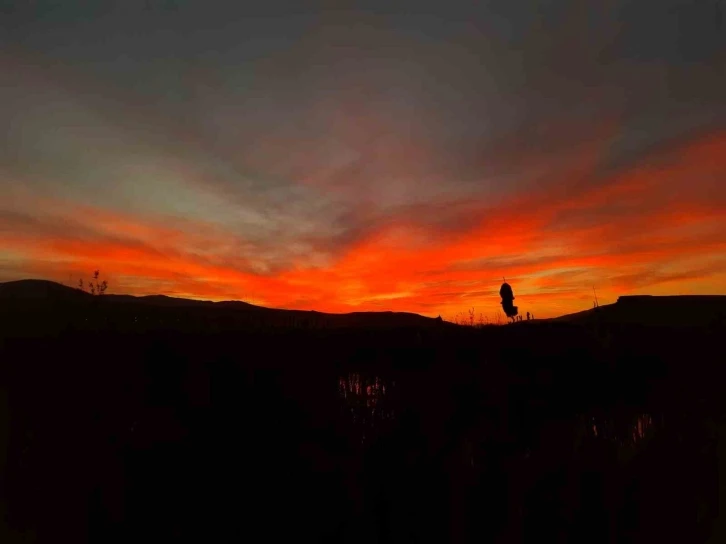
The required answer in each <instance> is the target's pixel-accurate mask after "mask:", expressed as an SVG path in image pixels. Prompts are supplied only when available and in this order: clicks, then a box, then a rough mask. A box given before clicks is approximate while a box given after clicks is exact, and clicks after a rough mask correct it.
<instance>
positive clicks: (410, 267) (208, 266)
mask: <svg viewBox="0 0 726 544" xmlns="http://www.w3.org/2000/svg"><path fill="white" fill-rule="evenodd" d="M597 156H598V151H597V150H595V149H593V152H592V155H591V156H590V157H589V158H587V160H585V159H583V160H582V161H580V164H579V165H577V167H576V168H572V169H571V170H570V171H567V170H565V169H562V170H560V175H562V176H563V179H562V180H561V183H552V182H547V183H543V184H542V186H541V188H537V187H536V186H534V187H530V188H528V189H527V190H526V191H525V192H523V193H519V194H514V195H510V196H508V197H503V198H502V199H501V201H500V202H498V203H497V205H496V206H486V205H479V204H477V203H473V204H472V203H470V202H461V203H460V208H457V207H456V206H457V204H456V203H454V204H452V206H453V208H452V209H450V210H448V212H447V213H449V214H453V215H452V217H453V218H454V219H457V218H458V219H459V221H460V222H459V223H458V226H457V227H456V228H453V229H448V230H446V229H444V230H441V229H440V227H438V226H437V224H436V222H435V221H429V220H427V219H428V218H426V217H423V218H422V217H418V216H417V214H416V213H415V207H414V208H412V209H411V210H408V211H407V212H406V213H401V214H399V215H395V214H394V215H392V216H390V217H388V218H387V219H386V220H385V221H381V222H379V223H377V224H376V227H375V228H373V229H370V230H368V231H363V235H362V236H359V237H357V238H354V239H351V240H350V242H349V243H348V244H347V245H344V246H342V247H340V248H339V249H338V250H337V251H336V252H335V253H334V254H333V256H332V258H331V259H330V262H328V263H326V264H325V265H321V266H316V267H314V266H311V265H310V263H309V261H308V260H306V259H300V260H299V261H297V260H295V259H292V260H291V261H289V262H286V264H285V266H284V267H283V268H282V269H279V270H273V271H269V270H266V269H265V268H264V266H262V265H263V264H264V263H263V262H261V261H264V257H260V252H262V251H263V249H264V248H262V247H260V245H259V242H254V241H252V240H245V239H244V238H243V237H240V236H239V235H238V234H235V233H232V232H229V231H227V230H225V228H224V226H223V225H219V224H214V223H203V222H201V221H195V220H191V219H189V220H181V219H170V218H159V217H153V216H143V217H142V216H134V215H132V214H129V213H121V212H118V211H111V210H108V209H102V208H98V207H93V206H87V205H82V204H79V203H74V202H72V201H63V202H61V201H59V200H57V199H55V198H52V197H47V198H43V197H37V196H35V195H32V194H28V193H27V192H23V191H22V190H16V191H15V192H14V193H13V198H12V204H13V208H12V209H10V208H7V207H6V208H3V207H0V235H1V237H0V261H1V262H2V263H3V269H4V270H5V272H4V273H3V275H2V277H0V279H4V280H10V279H17V278H19V277H27V276H30V275H32V276H36V277H45V278H50V279H54V280H58V281H65V282H68V281H71V280H70V278H71V277H72V278H73V279H74V281H77V278H79V277H81V276H82V275H85V276H86V277H87V276H88V274H89V273H90V272H91V271H92V270H94V269H96V268H100V269H101V270H102V273H103V276H104V277H105V278H107V279H108V280H109V282H110V284H111V291H112V292H128V293H133V294H148V293H164V294H168V295H177V296H188V297H198V298H207V299H215V300H220V299H242V300H247V301H251V302H254V303H259V304H265V305H269V306H275V307H287V308H300V309H315V310H320V311H333V312H342V311H352V310H381V309H387V310H398V311H415V312H420V313H423V314H426V315H437V314H442V315H444V316H445V317H451V316H453V315H454V314H456V313H458V312H461V311H465V310H467V309H468V308H471V307H474V308H475V311H476V312H477V313H480V312H481V313H483V314H484V315H486V316H488V317H491V316H492V315H493V314H495V313H496V312H497V310H498V303H499V299H498V295H497V291H498V286H499V283H500V281H501V278H502V277H503V276H506V277H507V279H508V281H510V282H512V284H513V285H514V288H515V294H516V295H517V302H518V303H519V305H520V307H521V309H522V310H523V311H532V312H534V313H535V314H536V315H537V316H538V317H547V316H553V315H557V314H561V313H565V312H572V311H577V310H581V309H584V308H587V307H590V305H591V303H592V302H591V301H592V287H593V286H595V287H596V288H597V289H598V296H599V298H600V301H601V303H607V302H613V301H614V300H615V299H616V297H617V296H619V295H622V294H628V293H636V292H637V293H648V292H650V293H657V294H678V293H707V292H721V293H723V292H726V222H725V221H724V220H723V218H724V217H726V189H725V188H724V187H726V184H725V183H724V181H726V180H725V179H724V178H725V177H726V134H724V133H718V134H712V135H709V136H708V137H705V138H703V139H700V140H698V141H695V142H691V143H688V144H686V145H682V146H681V147H680V148H678V149H675V150H670V151H669V153H668V155H667V156H654V157H651V158H650V159H649V160H644V162H643V163H642V165H635V166H633V167H632V168H630V169H627V170H624V171H619V172H615V173H613V174H611V175H610V176H608V177H602V176H599V177H598V175H597V173H596V168H595V164H596V157H597ZM431 210H433V212H432V213H435V207H434V208H430V209H429V212H431ZM457 214H459V215H457ZM464 215H465V216H464ZM454 224H456V221H454Z"/></svg>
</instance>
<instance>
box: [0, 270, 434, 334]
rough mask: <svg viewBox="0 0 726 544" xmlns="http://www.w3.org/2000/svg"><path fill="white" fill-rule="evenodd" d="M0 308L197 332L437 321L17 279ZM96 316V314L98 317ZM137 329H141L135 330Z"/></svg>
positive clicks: (1, 289)
mask: <svg viewBox="0 0 726 544" xmlns="http://www.w3.org/2000/svg"><path fill="white" fill-rule="evenodd" d="M0 301H2V308H1V309H0V311H1V310H2V309H4V310H5V312H8V315H9V316H16V317H18V316H19V315H21V314H29V313H30V314H34V315H37V314H42V317H43V318H45V319H46V320H48V319H51V320H52V319H57V320H63V321H69V320H70V321H77V320H79V319H80V320H83V321H84V322H85V321H87V320H88V318H89V314H88V312H89V311H93V312H94V314H93V315H94V319H100V318H102V321H103V323H112V324H115V325H117V326H124V325H125V324H129V323H133V324H134V326H135V327H138V326H142V325H144V324H146V325H149V326H150V325H151V324H152V323H153V325H154V326H155V327H158V326H164V327H170V326H172V327H179V328H182V329H184V328H188V327H192V328H193V327H201V328H220V327H221V328H224V329H231V328H234V327H240V328H250V327H251V328H255V327H288V328H311V329H314V328H341V327H344V328H347V327H363V328H398V327H432V326H441V325H442V323H440V322H439V321H437V320H435V319H432V318H428V317H424V316H421V315H418V314H413V313H405V312H402V313H398V312H352V313H347V314H329V313H323V312H316V311H303V310H285V309H274V308H265V307H263V306H255V305H253V304H248V303H246V302H242V301H222V302H212V301H205V300H191V299H184V298H176V297H168V296H165V295H149V296H141V297H136V296H132V295H109V294H107V295H102V296H91V295H90V294H88V293H86V292H83V291H81V290H79V289H76V288H72V287H66V286H64V285H61V284H58V283H55V282H52V281H45V280H20V281H13V282H7V283H3V284H0ZM99 312H100V313H99ZM140 324H141V325H140Z"/></svg>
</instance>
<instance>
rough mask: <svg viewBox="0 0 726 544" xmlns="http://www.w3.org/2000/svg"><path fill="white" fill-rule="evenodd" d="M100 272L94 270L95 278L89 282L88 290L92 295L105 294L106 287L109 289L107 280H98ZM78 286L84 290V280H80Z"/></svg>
mask: <svg viewBox="0 0 726 544" xmlns="http://www.w3.org/2000/svg"><path fill="white" fill-rule="evenodd" d="M99 274H100V271H99V270H96V271H94V272H93V280H91V281H89V282H88V292H89V293H91V294H92V295H103V294H104V293H105V292H106V289H108V282H107V281H106V280H103V281H101V282H99V281H98V276H99ZM78 288H79V289H81V290H83V280H79V281H78Z"/></svg>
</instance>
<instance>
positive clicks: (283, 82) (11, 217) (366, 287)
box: [0, 0, 726, 319]
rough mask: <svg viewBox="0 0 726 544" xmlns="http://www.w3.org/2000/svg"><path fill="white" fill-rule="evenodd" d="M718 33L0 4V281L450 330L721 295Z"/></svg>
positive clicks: (430, 17)
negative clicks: (379, 317)
mask: <svg viewBox="0 0 726 544" xmlns="http://www.w3.org/2000/svg"><path fill="white" fill-rule="evenodd" d="M255 4H259V5H258V6H256V7H255V6H254V5H255ZM391 5H395V6H396V8H395V9H394V8H392V7H391ZM725 16H726V8H724V6H723V2H721V1H720V0H703V1H701V2H695V1H693V2H683V1H678V2H677V1H673V0H660V1H637V2H636V1H624V0H608V1H600V2H584V1H582V0H572V1H556V0H550V1H532V0H529V1H514V0H493V1H486V0H483V1H478V2H474V1H471V0H469V1H466V2H456V1H446V2H444V1H430V2H429V1H424V0H418V1H416V2H391V1H390V0H385V1H384V0H368V1H366V2H361V3H356V2H345V1H321V2H317V3H310V2H304V1H302V0H295V1H291V2H275V1H264V2H234V1H224V2H222V1H219V2H217V1H212V0H197V1H191V0H190V1H183V0H123V1H116V2H111V1H105V0H95V1H90V0H88V1H80V0H76V1H73V0H67V1H50V0H47V1H45V0H16V1H5V0H0V126H2V128H3V130H2V132H0V139H1V140H0V281H8V280H15V279H21V278H45V279H52V280H55V281H60V282H64V283H66V284H68V283H69V282H72V283H73V284H76V283H77V282H78V279H79V278H80V277H84V278H88V277H89V275H90V273H91V272H92V271H93V270H94V269H96V268H99V269H100V270H101V275H102V277H103V278H105V279H107V280H108V281H109V284H110V287H109V291H108V292H109V293H131V294H149V293H161V294H166V295H173V296H185V297H194V298H203V299H212V300H222V299H240V300H245V301H249V302H252V303H257V304H263V305H267V306H273V307H284V308H298V309H314V310H320V311H332V312H344V311H354V310H395V311H412V312H418V313H421V314H424V315H430V316H436V315H438V314H441V315H442V316H443V317H445V318H447V319H451V318H453V317H454V315H455V314H456V313H457V312H466V311H467V310H468V309H469V308H472V307H474V308H475V312H476V313H477V314H479V313H483V314H484V315H486V316H490V317H491V316H493V315H495V313H496V312H497V310H498V309H499V302H500V300H499V296H498V290H499V286H500V284H501V282H502V277H506V278H507V281H508V282H509V283H511V284H512V286H513V288H514V293H515V295H516V297H517V298H516V301H515V303H516V304H518V305H519V307H520V311H523V312H526V311H531V312H533V313H534V314H535V315H536V316H537V317H550V316H554V315H560V314H563V313H569V312H573V311H578V310H582V309H587V308H590V307H592V300H593V291H592V288H593V286H595V287H596V288H597V293H598V297H599V299H600V303H601V304H605V303H610V302H614V301H615V300H616V299H617V297H618V296H619V295H626V294H707V293H714V294H726V22H725V21H724V17H725Z"/></svg>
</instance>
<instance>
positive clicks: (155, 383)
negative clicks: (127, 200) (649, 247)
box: [0, 291, 726, 543]
mask: <svg viewBox="0 0 726 544" xmlns="http://www.w3.org/2000/svg"><path fill="white" fill-rule="evenodd" d="M0 294H1V293H0ZM709 304H711V306H709V307H708V308H709V309H708V311H707V312H706V313H703V312H702V313H701V314H700V315H699V316H698V319H696V318H695V317H694V321H697V322H698V325H697V326H689V325H688V323H687V322H688V319H686V320H685V323H684V322H683V319H682V318H683V312H688V311H691V310H693V306H691V307H679V306H677V305H676V306H675V307H677V312H678V316H679V319H678V320H675V321H673V322H669V321H668V320H664V319H660V320H658V319H656V320H652V321H649V322H646V323H638V322H637V320H636V321H634V320H627V319H620V318H619V317H618V315H619V314H617V313H614V312H610V313H608V312H607V311H603V312H601V313H600V314H599V315H598V314H597V313H594V314H591V315H588V316H586V318H583V319H579V320H578V319H575V320H571V321H567V320H565V321H561V322H559V321H558V322H533V323H527V322H525V323H520V324H516V325H512V326H506V327H490V328H484V329H480V330H475V329H468V328H462V327H454V326H449V325H447V324H442V323H436V322H434V321H433V320H421V321H416V320H415V319H414V318H409V317H405V318H401V319H402V321H400V320H399V321H396V320H397V319H399V318H400V316H398V317H396V316H388V317H385V316H383V317H381V318H380V319H379V320H378V321H372V322H365V320H363V321H361V322H355V323H347V324H344V326H332V325H331V324H330V323H328V324H327V325H328V326H322V325H321V324H320V323H321V321H320V319H322V318H320V316H318V317H316V318H315V319H307V317H306V316H305V315H302V314H301V315H297V316H294V317H290V316H289V315H288V316H287V317H286V318H284V319H283V318H282V317H280V316H279V315H278V314H275V315H277V317H274V318H272V317H270V318H268V317H264V316H262V315H255V314H249V313H247V314H245V316H246V317H244V318H240V317H239V316H237V317H235V316H236V315H237V314H234V313H233V312H231V310H230V311H229V312H228V311H227V310H225V308H224V307H206V306H205V307H196V306H189V307H188V306H184V305H182V306H179V305H178V304H176V303H170V302H169V301H166V302H164V303H163V304H162V303H158V301H157V303H156V304H154V305H149V304H147V305H141V304H136V303H135V302H133V301H126V302H125V303H124V301H122V300H115V301H114V300H113V299H108V300H97V299H91V298H90V297H83V298H82V299H78V297H75V296H73V295H70V294H69V293H65V292H62V291H61V292H59V293H46V292H43V293H42V296H36V297H29V296H28V295H27V293H25V294H23V295H22V296H18V297H15V298H13V297H6V298H5V299H2V297H0V305H1V306H0V327H1V329H0V542H3V543H5V542H8V543H12V542H74V543H81V542H103V543H105V542H141V541H143V542H146V541H150V542H238V541H250V542H273V541H274V542H276V541H281V542H290V541H294V542H316V541H321V542H366V543H371V542H538V543H539V542H587V543H597V542H688V543H697V542H724V541H726V531H724V525H726V495H724V494H723V493H724V492H726V380H724V378H725V376H726V375H725V373H724V364H725V363H726V348H725V345H724V341H725V339H726V327H725V326H724V320H723V315H724V314H723V313H722V309H723V306H722V302H719V301H715V300H712V301H710V303H709ZM720 304H721V306H719V305H720ZM667 306H668V305H667V304H666V305H662V306H660V307H659V308H658V310H657V311H656V312H655V313H656V314H657V315H658V316H659V317H662V316H663V315H664V312H667ZM719 308H721V309H719ZM238 310H239V309H238ZM621 310H622V306H621ZM636 310H637V308H635V307H631V309H630V310H627V311H628V315H632V313H633V312H635V311H636ZM240 311H241V310H240ZM240 315H241V314H240ZM280 315H281V314H280ZM265 316H267V314H265ZM351 319H353V318H351ZM356 319H358V318H356ZM387 319H388V320H389V321H386V320H387ZM316 320H317V321H316ZM391 323H394V324H395V326H387V324H388V325H390V324H391Z"/></svg>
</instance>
